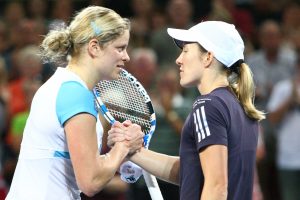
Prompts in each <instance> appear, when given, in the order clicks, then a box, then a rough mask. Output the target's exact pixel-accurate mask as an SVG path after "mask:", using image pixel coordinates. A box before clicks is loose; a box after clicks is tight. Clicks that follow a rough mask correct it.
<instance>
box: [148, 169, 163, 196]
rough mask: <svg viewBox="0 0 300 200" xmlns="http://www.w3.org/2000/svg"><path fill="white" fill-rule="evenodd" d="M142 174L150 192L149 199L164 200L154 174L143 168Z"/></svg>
mask: <svg viewBox="0 0 300 200" xmlns="http://www.w3.org/2000/svg"><path fill="white" fill-rule="evenodd" d="M143 176H144V179H145V182H146V184H147V188H148V191H149V193H150V196H151V199H152V200H164V198H163V196H162V194H161V191H160V188H159V185H158V183H157V180H156V178H155V176H153V175H151V174H149V173H148V172H146V171H145V170H143Z"/></svg>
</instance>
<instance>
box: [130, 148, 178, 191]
mask: <svg viewBox="0 0 300 200" xmlns="http://www.w3.org/2000/svg"><path fill="white" fill-rule="evenodd" d="M130 160H131V161H132V162H134V163H136V164H137V165H139V166H140V167H142V168H143V169H145V170H146V171H148V172H149V173H150V174H153V175H154V176H156V177H158V178H159V179H162V180H164V181H167V182H170V183H173V184H177V185H178V183H179V165H180V160H179V157H175V156H168V155H165V154H160V153H156V152H153V151H150V150H147V149H144V148H142V149H141V151H139V152H137V153H135V154H134V155H133V156H131V157H130Z"/></svg>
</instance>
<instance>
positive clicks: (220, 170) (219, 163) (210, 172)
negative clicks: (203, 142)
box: [199, 145, 228, 185]
mask: <svg viewBox="0 0 300 200" xmlns="http://www.w3.org/2000/svg"><path fill="white" fill-rule="evenodd" d="M199 158H200V164H201V167H202V171H203V175H204V177H205V184H212V185H214V184H227V177H228V174H227V171H228V169H227V166H228V161H227V160H228V153H227V147H226V146H224V145H210V146H208V147H206V148H204V149H203V150H202V151H200V153H199Z"/></svg>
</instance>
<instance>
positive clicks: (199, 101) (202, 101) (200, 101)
mask: <svg viewBox="0 0 300 200" xmlns="http://www.w3.org/2000/svg"><path fill="white" fill-rule="evenodd" d="M205 101H211V99H208V98H204V99H197V100H196V101H195V102H194V104H193V108H195V107H196V106H197V105H199V104H203V103H205Z"/></svg>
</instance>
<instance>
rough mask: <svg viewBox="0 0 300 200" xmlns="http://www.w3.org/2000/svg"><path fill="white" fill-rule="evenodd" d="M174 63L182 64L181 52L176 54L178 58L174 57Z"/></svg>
mask: <svg viewBox="0 0 300 200" xmlns="http://www.w3.org/2000/svg"><path fill="white" fill-rule="evenodd" d="M175 62H176V64H177V65H182V56H181V54H180V55H179V56H178V58H177V59H176V61H175Z"/></svg>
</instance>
